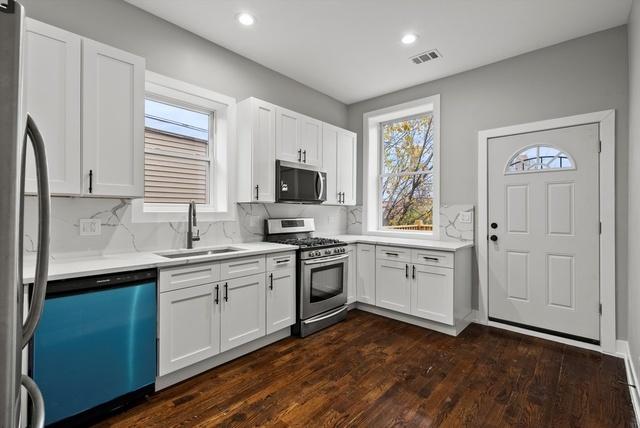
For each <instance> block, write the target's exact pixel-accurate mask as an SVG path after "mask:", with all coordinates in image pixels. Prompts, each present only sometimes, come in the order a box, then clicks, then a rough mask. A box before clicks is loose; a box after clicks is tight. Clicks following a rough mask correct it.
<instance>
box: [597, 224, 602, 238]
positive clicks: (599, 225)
mask: <svg viewBox="0 0 640 428" xmlns="http://www.w3.org/2000/svg"><path fill="white" fill-rule="evenodd" d="M598 230H599V233H600V235H602V222H600V223H598Z"/></svg>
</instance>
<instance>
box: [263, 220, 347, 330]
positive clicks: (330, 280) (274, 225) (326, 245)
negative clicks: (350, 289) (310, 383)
mask: <svg viewBox="0 0 640 428" xmlns="http://www.w3.org/2000/svg"><path fill="white" fill-rule="evenodd" d="M314 231H315V224H314V220H313V219H312V218H287V219H269V220H265V235H266V239H267V241H269V242H278V243H282V244H289V245H297V246H298V252H297V256H298V257H297V271H296V273H297V275H296V283H297V294H296V295H297V299H296V301H297V303H296V307H297V311H298V314H297V322H296V324H295V326H294V334H297V335H298V336H301V337H305V336H308V335H310V334H311V333H315V332H316V331H318V330H321V329H323V328H325V327H328V326H330V325H332V324H335V323H336V322H338V321H342V320H343V319H345V318H346V316H347V278H348V276H347V273H348V272H347V269H348V266H349V254H348V253H346V248H345V247H346V245H347V244H346V243H344V242H341V241H338V240H336V239H328V238H316V237H314V236H313V232H314Z"/></svg>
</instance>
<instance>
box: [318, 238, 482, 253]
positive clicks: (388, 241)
mask: <svg viewBox="0 0 640 428" xmlns="http://www.w3.org/2000/svg"><path fill="white" fill-rule="evenodd" d="M327 237H329V236H327ZM330 237H331V238H334V239H339V240H341V241H344V242H347V243H349V244H353V243H357V242H361V243H363V244H380V245H393V246H396V247H411V248H422V249H428V250H440V251H457V250H460V249H462V248H468V247H473V242H454V241H434V240H430V239H412V238H392V237H386V236H375V235H337V236H336V235H331V236H330Z"/></svg>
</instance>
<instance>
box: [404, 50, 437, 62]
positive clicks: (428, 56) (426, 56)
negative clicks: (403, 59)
mask: <svg viewBox="0 0 640 428" xmlns="http://www.w3.org/2000/svg"><path fill="white" fill-rule="evenodd" d="M438 58H442V55H441V54H440V52H438V51H437V50H436V49H432V50H430V51H426V52H422V53H421V54H418V55H416V56H412V57H411V58H409V59H410V60H411V62H412V63H414V64H422V63H425V62H429V61H433V60H434V59H438Z"/></svg>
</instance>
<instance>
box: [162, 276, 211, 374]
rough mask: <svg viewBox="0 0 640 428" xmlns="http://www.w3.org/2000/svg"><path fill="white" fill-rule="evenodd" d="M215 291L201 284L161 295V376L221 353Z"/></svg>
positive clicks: (207, 285)
mask: <svg viewBox="0 0 640 428" xmlns="http://www.w3.org/2000/svg"><path fill="white" fill-rule="evenodd" d="M215 287H216V286H215V285H214V284H204V285H199V286H196V287H189V288H183V289H180V290H174V291H169V292H166V293H161V294H160V308H159V309H160V315H161V316H160V325H159V349H158V360H159V361H158V363H159V364H158V365H159V367H158V372H159V375H160V376H162V375H165V374H167V373H171V372H173V371H176V370H178V369H181V368H183V367H187V366H190V365H191V364H194V363H197V362H198V361H202V360H204V359H206V358H209V357H212V356H214V355H216V354H218V353H219V352H220V314H219V308H218V305H216V303H215V297H216V288H215Z"/></svg>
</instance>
